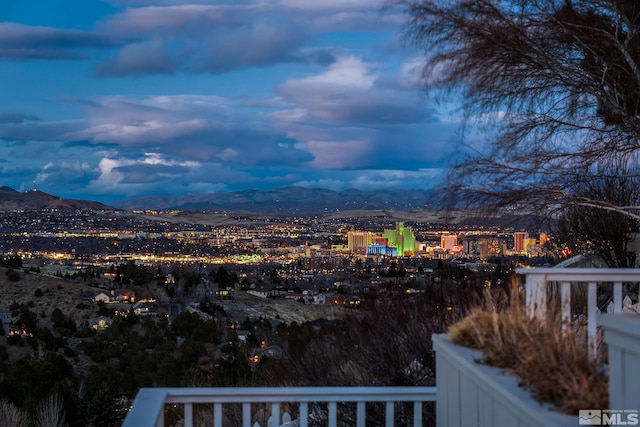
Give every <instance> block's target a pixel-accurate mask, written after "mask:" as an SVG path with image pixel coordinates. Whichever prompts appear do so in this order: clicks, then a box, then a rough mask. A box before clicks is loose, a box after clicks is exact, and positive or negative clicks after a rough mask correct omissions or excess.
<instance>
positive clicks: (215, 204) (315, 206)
mask: <svg viewBox="0 0 640 427" xmlns="http://www.w3.org/2000/svg"><path fill="white" fill-rule="evenodd" d="M110 205H111V206H113V207H115V208H118V209H125V210H145V209H152V210H190V211H195V210H210V211H220V210H226V211H245V212H254V213H323V212H336V211H347V210H380V209H392V210H399V211H408V210H415V209H429V208H433V203H432V195H431V192H430V191H429V190H409V189H408V190H371V191H363V190H356V189H349V190H344V191H333V190H327V189H315V188H303V187H295V186H291V187H282V188H276V189H273V190H244V191H237V192H232V193H211V194H198V195H192V196H179V197H157V196H156V197H143V198H139V199H133V200H124V201H121V202H114V203H111V204H110Z"/></svg>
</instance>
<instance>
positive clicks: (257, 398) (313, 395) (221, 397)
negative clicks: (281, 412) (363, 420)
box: [140, 387, 436, 403]
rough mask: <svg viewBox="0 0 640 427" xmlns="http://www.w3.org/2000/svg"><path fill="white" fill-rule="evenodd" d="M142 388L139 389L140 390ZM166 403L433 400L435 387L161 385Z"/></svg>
mask: <svg viewBox="0 0 640 427" xmlns="http://www.w3.org/2000/svg"><path fill="white" fill-rule="evenodd" d="M143 390H146V389H141V390H140V392H143ZM162 390H164V392H165V393H166V395H165V396H166V397H165V400H164V401H165V402H166V403H184V402H196V401H197V402H200V403H211V402H219V403H240V402H256V403H258V402H386V401H397V402H403V401H425V402H426V401H435V398H436V388H435V387H229V388H180V387H178V388H164V389H162Z"/></svg>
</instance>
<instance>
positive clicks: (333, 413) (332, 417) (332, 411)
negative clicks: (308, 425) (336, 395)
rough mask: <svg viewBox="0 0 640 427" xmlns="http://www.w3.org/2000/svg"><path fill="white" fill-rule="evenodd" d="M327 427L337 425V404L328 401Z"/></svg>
mask: <svg viewBox="0 0 640 427" xmlns="http://www.w3.org/2000/svg"><path fill="white" fill-rule="evenodd" d="M328 406H329V424H328V425H329V427H338V404H337V403H336V402H329V405H328Z"/></svg>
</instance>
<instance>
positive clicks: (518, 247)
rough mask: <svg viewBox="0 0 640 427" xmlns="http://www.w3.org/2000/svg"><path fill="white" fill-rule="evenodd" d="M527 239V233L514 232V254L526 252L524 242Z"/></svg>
mask: <svg viewBox="0 0 640 427" xmlns="http://www.w3.org/2000/svg"><path fill="white" fill-rule="evenodd" d="M528 238H529V233H527V232H526V231H516V232H515V233H513V250H514V252H524V251H525V250H527V248H526V247H525V242H526V240H527V239H528Z"/></svg>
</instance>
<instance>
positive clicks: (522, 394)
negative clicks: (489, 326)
mask: <svg viewBox="0 0 640 427" xmlns="http://www.w3.org/2000/svg"><path fill="white" fill-rule="evenodd" d="M432 338H433V348H434V350H435V352H436V381H437V384H436V388H437V398H436V420H437V426H438V427H493V426H510V427H569V426H570V427H576V426H577V425H578V420H579V419H578V416H577V415H566V414H562V413H560V412H558V410H557V409H555V408H553V407H551V406H550V405H544V404H540V403H539V402H537V401H535V400H534V399H533V398H532V397H531V395H530V393H529V392H528V391H526V390H524V389H522V388H521V387H518V384H517V379H516V378H515V377H513V376H510V375H506V374H504V373H503V372H502V369H500V368H494V367H491V366H487V365H482V364H479V363H476V362H475V360H476V359H479V358H480V357H481V353H480V351H478V350H472V349H470V348H467V347H462V346H459V345H456V344H453V343H451V342H449V341H447V340H446V339H445V338H444V336H443V335H434V336H433V337H432ZM585 409H593V408H585Z"/></svg>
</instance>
